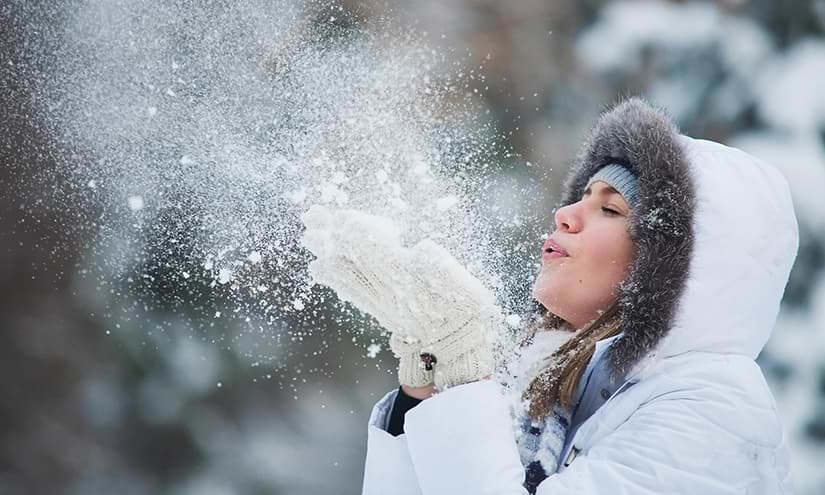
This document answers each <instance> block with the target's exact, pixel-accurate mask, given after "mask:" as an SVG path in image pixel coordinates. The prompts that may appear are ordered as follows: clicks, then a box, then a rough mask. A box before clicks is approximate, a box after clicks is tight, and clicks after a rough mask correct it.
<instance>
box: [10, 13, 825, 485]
mask: <svg viewBox="0 0 825 495" xmlns="http://www.w3.org/2000/svg"><path fill="white" fill-rule="evenodd" d="M35 3H37V2H35ZM65 3H66V4H67V5H69V6H70V9H69V10H71V8H83V6H84V2H65ZM309 3H312V4H318V2H309ZM262 5H263V6H262ZM191 7H192V8H201V5H200V4H199V3H198V2H191ZM230 7H231V5H230ZM339 7H340V12H342V14H341V16H342V17H343V18H346V19H355V20H356V21H353V22H351V23H349V24H346V23H345V24H344V25H342V26H340V29H343V30H347V29H354V28H353V25H357V24H359V23H360V24H362V25H367V26H369V25H371V23H372V22H374V21H375V20H380V21H381V24H382V25H388V24H390V25H396V26H411V28H410V29H411V30H412V31H413V32H415V33H417V34H418V35H420V36H421V37H423V39H424V40H425V43H426V44H427V46H428V47H430V49H431V50H432V51H433V52H435V53H438V54H439V57H441V63H442V64H443V65H442V67H447V68H449V70H452V71H459V72H462V71H463V72H464V73H468V72H473V71H475V72H474V73H475V74H476V75H477V77H475V78H472V77H471V78H470V79H471V81H470V82H469V83H467V84H466V85H465V86H464V88H465V89H467V92H468V93H469V95H470V97H471V98H472V101H473V107H472V108H473V109H474V110H473V111H474V112H477V113H478V114H479V115H483V120H484V125H485V126H486V127H485V128H487V129H493V131H491V132H493V134H495V135H496V136H499V137H500V140H499V141H497V146H498V147H499V149H501V150H504V151H501V152H499V154H498V155H497V156H498V158H499V160H498V162H497V163H498V165H497V166H496V167H493V168H492V169H490V170H486V171H485V174H486V175H485V180H486V181H488V183H489V184H494V188H496V189H497V191H499V193H498V194H496V195H495V200H496V201H497V202H498V203H497V205H496V207H497V210H500V211H503V212H504V214H505V215H509V216H511V217H516V218H517V217H518V216H519V215H520V214H521V215H524V212H523V210H524V204H528V205H531V206H529V208H534V209H535V208H536V204H538V205H540V206H539V209H541V210H543V211H539V212H538V214H537V213H536V212H535V211H534V212H532V215H529V214H528V215H526V216H527V217H530V218H533V219H534V220H535V221H534V222H533V223H531V222H530V221H528V222H526V223H523V224H522V223H521V222H519V221H513V222H511V224H510V225H509V227H508V228H509V229H510V230H508V236H509V237H508V238H510V239H514V238H523V239H526V245H527V246H529V249H533V248H535V250H536V254H538V251H537V250H538V247H537V246H539V244H538V243H539V240H538V239H539V237H538V236H539V234H540V233H541V232H542V229H544V230H543V231H544V232H546V229H547V228H548V226H549V225H550V224H549V222H550V219H551V218H552V217H551V213H552V206H553V204H554V201H555V200H556V199H557V198H556V195H557V193H558V190H559V187H560V179H561V178H562V177H563V176H564V174H565V172H566V170H567V167H568V165H569V163H570V162H571V160H572V158H573V156H574V154H575V151H576V149H577V147H578V145H579V143H580V141H581V139H582V137H583V135H584V133H585V132H586V130H587V129H588V128H589V126H590V125H591V124H592V123H593V121H594V119H595V118H596V117H597V115H598V114H599V112H600V111H602V110H603V109H604V108H605V106H606V105H609V104H611V103H613V102H615V101H616V100H617V99H618V98H619V97H621V96H624V95H636V94H639V95H644V96H646V97H647V98H649V99H650V100H651V101H653V102H654V103H656V104H658V105H661V106H664V107H667V108H668V109H669V110H670V111H671V113H672V114H673V115H674V117H675V118H676V120H677V121H678V122H679V124H680V126H681V128H682V130H683V132H685V133H686V134H689V135H691V136H694V137H702V138H708V139H712V140H717V141H721V142H724V143H727V144H731V145H734V146H737V147H741V148H743V149H745V150H746V151H749V152H751V153H753V154H755V155H757V156H759V157H761V158H763V159H765V160H767V161H769V162H771V163H773V164H774V165H776V166H777V167H779V168H780V169H781V170H782V171H783V173H784V174H785V176H786V177H787V178H788V180H789V182H790V184H791V187H792V190H793V195H794V200H795V205H796V212H797V216H798V219H799V226H800V236H801V245H800V250H799V256H798V259H797V261H796V265H795V267H794V271H793V273H792V275H791V280H790V283H789V286H788V288H787V290H786V293H785V298H784V300H783V306H782V312H781V314H780V317H779V320H778V322H777V325H776V330H775V332H774V335H773V338H772V339H771V341H770V342H769V344H768V346H767V347H766V348H765V350H764V351H763V353H762V354H761V355H760V357H759V364H760V365H761V366H762V368H763V370H764V372H765V375H766V377H767V379H768V381H769V384H770V386H771V389H772V391H773V392H774V394H775V397H776V400H777V404H778V408H779V410H780V412H781V414H782V417H783V419H784V424H785V427H786V429H787V432H788V434H789V439H790V445H791V449H792V456H793V458H792V468H793V476H794V481H795V485H796V487H797V491H798V493H800V494H802V495H813V494H820V493H825V472H824V471H822V469H821V465H822V459H823V458H825V272H823V266H825V91H822V78H823V77H825V37H823V33H825V1H823V0H792V1H783V2H772V1H767V0H756V1H746V0H729V1H715V2H682V1H663V0H644V1H617V2H603V1H576V2H574V1H557V2H547V1H539V0H521V1H518V2H494V1H458V0H450V1H434V0H419V1H416V2H396V1H392V0H390V1H386V2H346V1H345V2H340V3H336V8H339ZM257 8H259V9H265V8H266V7H265V2H264V3H263V4H261V3H259V4H258V7H257ZM273 9H275V6H273ZM44 12H45V14H44ZM54 12H55V11H53V10H46V11H37V12H34V11H33V10H32V7H31V5H27V2H21V1H14V0H3V1H2V5H0V98H2V100H1V101H2V106H1V107H0V114H1V115H2V119H0V166H1V167H2V168H0V185H1V186H2V189H0V190H1V191H2V195H0V315H2V328H3V345H2V347H0V376H2V380H0V394H1V395H2V397H3V399H2V401H0V493H2V494H6V493H8V494H47V493H48V494H52V493H61V494H63V493H65V494H96V493H118V494H124V495H126V494H138V493H141V494H142V493H169V494H187V495H188V494H198V495H213V494H214V495H224V494H226V495H229V494H264V493H267V494H274V493H279V494H280V493H283V494H293V493H295V494H322V493H323V494H326V493H333V492H334V493H342V494H355V493H360V488H361V480H362V469H363V460H364V455H365V448H366V422H367V419H368V416H369V411H370V409H371V407H372V405H373V403H374V402H375V401H376V400H377V399H378V398H379V397H381V396H382V395H383V394H384V393H385V392H386V391H387V390H389V389H391V388H392V387H394V386H396V381H395V368H394V367H395V362H394V360H393V358H392V356H391V354H390V353H389V352H388V351H387V350H386V349H385V347H386V345H385V341H382V340H381V337H380V336H376V334H375V333H369V332H367V333H366V334H365V332H364V331H363V330H356V329H354V328H353V326H356V323H357V322H358V319H357V318H356V319H354V320H350V319H347V318H340V315H341V314H345V313H346V309H345V308H341V307H340V306H339V305H335V304H321V303H319V304H318V305H317V307H316V310H317V312H319V313H320V314H321V315H322V317H320V318H316V321H323V322H326V323H323V325H322V326H324V328H323V331H320V330H319V331H312V332H302V331H294V329H295V328H299V327H300V328H303V327H301V326H300V325H301V321H299V320H300V319H301V318H300V316H298V315H296V314H292V316H291V317H290V316H285V317H280V318H278V321H277V322H274V323H273V322H272V321H270V322H269V325H268V326H267V328H266V330H265V331H261V332H258V333H257V334H255V335H257V336H256V337H255V338H250V334H252V333H254V332H250V331H248V330H245V331H244V332H241V333H239V332H240V331H239V330H238V328H239V327H240V326H241V324H239V323H238V322H237V321H236V320H228V319H218V318H213V317H212V316H213V313H215V312H216V311H215V310H216V309H217V310H218V311H217V314H218V316H219V315H220V308H222V307H224V306H225V304H224V303H225V302H226V301H224V300H223V299H222V298H224V297H229V296H227V295H226V293H225V292H221V291H217V290H216V291H212V292H210V291H207V290H204V291H202V292H197V293H193V292H191V291H190V292H187V293H185V294H183V295H181V294H180V293H179V292H176V291H175V290H174V288H170V287H169V286H167V285H164V284H150V285H148V286H141V288H140V290H136V289H135V290H133V288H134V286H133V285H128V284H127V285H118V284H117V283H113V282H112V281H111V279H108V278H105V277H100V276H95V277H89V276H88V271H89V270H90V267H92V266H95V265H96V264H98V265H99V264H100V263H101V262H100V261H99V260H100V259H101V258H105V257H106V251H105V250H101V249H96V248H95V247H94V246H95V245H96V243H97V242H98V240H99V238H100V232H99V230H100V229H101V228H102V227H101V226H103V225H105V222H104V221H103V217H104V216H105V215H104V213H105V210H104V209H101V207H100V205H98V204H96V203H95V201H94V199H93V198H91V199H90V198H89V196H87V195H82V194H79V193H77V194H75V193H71V192H70V193H67V191H66V189H67V188H66V184H68V183H71V181H72V177H73V176H72V174H73V171H71V170H69V169H67V168H66V167H65V163H66V162H65V157H66V153H67V151H66V150H67V146H66V143H65V142H58V141H59V140H60V138H59V137H56V136H55V133H53V132H51V130H50V129H49V126H48V125H46V124H44V121H43V117H42V116H43V115H44V112H43V110H42V108H43V105H42V102H41V101H39V99H40V98H41V96H42V92H41V90H40V89H39V88H40V86H39V82H40V79H42V78H43V75H44V73H46V72H47V71H48V67H44V66H42V65H38V64H36V63H34V62H33V61H32V60H31V59H30V58H29V55H28V54H29V53H30V52H29V51H28V50H29V48H30V45H31V44H36V43H37V40H38V39H45V37H50V39H51V40H54V39H57V40H58V41H59V39H60V35H55V33H54V32H52V30H54V31H55V32H56V31H58V30H59V28H60V26H61V25H62V24H61V23H62V22H63V20H62V18H61V17H60V15H55V16H53V17H50V16H49V15H48V14H49V13H54ZM61 12H62V13H63V14H65V12H66V11H61ZM229 12H230V13H231V9H230V11H229ZM35 13H38V15H39V16H40V17H39V18H38V19H34V20H33V17H32V16H33V15H34V14H35ZM262 13H264V12H262ZM347 13H349V15H350V17H347ZM268 14H269V15H271V16H273V17H278V15H279V14H280V12H279V11H277V10H274V11H272V12H268ZM266 19H267V16H266V15H264V16H262V20H261V21H260V22H261V23H265V22H267V21H266ZM327 21H328V19H327V18H323V19H322V18H321V17H320V16H317V17H315V18H312V19H310V22H317V23H320V22H327ZM41 62H42V59H41ZM44 71H45V72H44ZM449 108H450V107H449V105H445V106H444V110H443V111H444V112H449V111H450V109H449ZM468 170H471V169H470V168H468ZM90 187H92V188H94V184H91V185H90ZM525 195H527V196H531V197H537V198H539V200H538V203H536V202H535V201H534V202H526V201H522V200H523V198H525ZM135 201H137V200H134V201H132V200H130V207H132V209H136V208H135V206H136V205H135ZM67 205H69V206H71V207H67ZM139 206H142V202H141V203H140V205H139ZM545 213H546V215H545ZM720 227H722V228H723V227H724V226H720ZM505 251H506V249H505ZM531 254H532V252H531V253H530V254H521V255H520V256H522V257H524V256H527V257H528V259H529V256H530V255H531ZM151 255H152V253H151V252H144V253H143V254H142V256H144V257H151ZM249 256H251V257H253V258H254V255H253V254H250V255H249ZM253 258H250V259H253ZM95 259H97V260H98V261H94V260H95ZM519 259H521V258H519ZM143 261H144V262H145V260H143ZM141 266H143V267H144V268H145V263H144V264H143V265H141ZM161 268H162V267H161ZM134 270H135V273H134V274H132V275H134V276H135V277H138V278H140V276H141V275H140V274H141V273H144V274H145V271H144V272H141V270H140V269H137V268H134ZM126 272H127V273H126V274H125V275H124V277H125V278H128V277H130V276H132V275H130V272H129V270H126ZM135 274H136V275H135ZM184 276H185V278H188V277H189V275H184ZM151 277H163V270H162V269H160V268H158V269H157V270H156V271H155V272H153V274H152V275H151ZM144 278H145V277H144ZM119 280H120V279H119ZM221 283H223V282H221ZM171 285H174V284H171ZM212 286H213V287H214V284H212ZM218 288H219V289H220V286H219V287H218ZM130 291H131V292H130ZM207 292H208V294H206V293H207ZM147 294H148V295H147ZM158 299H159V300H162V301H163V304H152V303H150V302H148V301H157V300H158ZM113 301H115V302H113ZM300 306H301V308H300V309H303V305H302V304H301V305H300ZM204 308H208V317H207V316H204V315H205V314H206V313H207V310H204ZM325 314H326V315H329V316H330V317H329V318H326V319H325V318H324V317H323V315H325ZM336 315H337V316H339V317H333V316H336ZM316 316H317V315H316ZM247 322H248V320H247ZM353 322H354V323H353ZM358 325H360V324H358ZM239 334H240V335H242V336H243V338H237V336H238V335H239ZM250 348H253V349H254V351H250ZM256 357H261V359H257V358H256Z"/></svg>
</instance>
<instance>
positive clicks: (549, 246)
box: [541, 238, 569, 259]
mask: <svg viewBox="0 0 825 495" xmlns="http://www.w3.org/2000/svg"><path fill="white" fill-rule="evenodd" d="M568 256H569V255H568V254H567V251H565V249H564V248H563V247H561V245H559V243H558V242H556V241H554V240H553V239H552V238H549V239H547V241H545V243H544V247H543V248H542V252H541V257H542V258H543V259H556V258H566V257H568Z"/></svg>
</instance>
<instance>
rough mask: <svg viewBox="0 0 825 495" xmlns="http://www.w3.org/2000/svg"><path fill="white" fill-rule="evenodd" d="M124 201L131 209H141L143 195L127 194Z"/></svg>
mask: <svg viewBox="0 0 825 495" xmlns="http://www.w3.org/2000/svg"><path fill="white" fill-rule="evenodd" d="M126 203H127V204H128V205H129V209H130V210H132V211H140V210H142V209H143V206H144V204H143V197H142V196H137V195H135V196H129V197H128V198H127V199H126Z"/></svg>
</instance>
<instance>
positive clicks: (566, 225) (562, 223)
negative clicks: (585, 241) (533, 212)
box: [553, 205, 581, 232]
mask: <svg viewBox="0 0 825 495" xmlns="http://www.w3.org/2000/svg"><path fill="white" fill-rule="evenodd" d="M553 218H554V219H555V221H556V228H557V229H558V230H561V231H562V232H578V231H579V230H580V229H581V221H580V220H579V217H578V215H577V214H576V208H575V207H574V205H567V206H562V207H561V208H559V209H558V210H556V213H555V215H553Z"/></svg>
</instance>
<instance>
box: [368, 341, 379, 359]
mask: <svg viewBox="0 0 825 495" xmlns="http://www.w3.org/2000/svg"><path fill="white" fill-rule="evenodd" d="M379 352H381V346H380V345H379V344H376V343H372V344H370V345H369V347H367V357H368V358H370V359H375V357H376V356H377V355H378V353H379Z"/></svg>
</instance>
